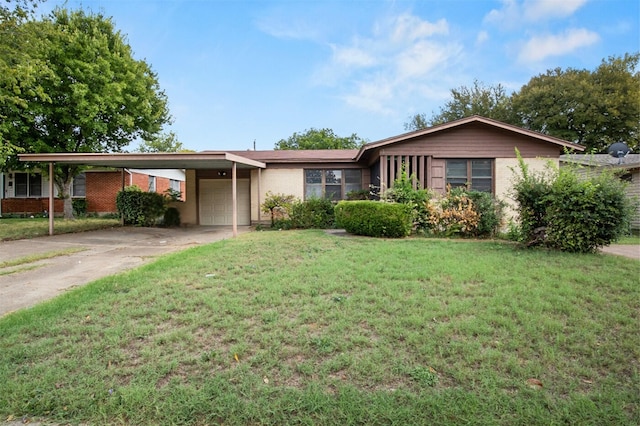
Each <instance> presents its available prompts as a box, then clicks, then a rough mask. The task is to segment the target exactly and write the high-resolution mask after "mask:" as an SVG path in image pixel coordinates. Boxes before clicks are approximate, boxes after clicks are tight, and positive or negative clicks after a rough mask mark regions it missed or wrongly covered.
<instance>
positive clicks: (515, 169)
mask: <svg viewBox="0 0 640 426" xmlns="http://www.w3.org/2000/svg"><path fill="white" fill-rule="evenodd" d="M524 161H525V163H526V164H527V165H528V166H529V171H530V172H539V171H543V170H545V168H546V167H547V165H548V164H549V163H551V164H553V165H554V166H555V167H558V163H559V160H558V159H549V158H525V159H524ZM495 165H496V182H495V191H496V193H495V194H496V198H497V199H498V200H502V201H504V202H505V203H507V208H506V210H505V224H506V223H508V222H509V220H510V219H516V212H515V207H516V203H515V201H514V200H513V198H511V189H512V188H513V181H514V179H515V178H516V176H519V175H520V166H519V164H518V159H517V158H496V162H495Z"/></svg>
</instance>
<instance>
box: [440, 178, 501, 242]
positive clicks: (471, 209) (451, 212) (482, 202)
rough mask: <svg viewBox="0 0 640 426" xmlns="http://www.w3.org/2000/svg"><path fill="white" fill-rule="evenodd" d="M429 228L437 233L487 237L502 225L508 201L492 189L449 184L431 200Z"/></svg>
mask: <svg viewBox="0 0 640 426" xmlns="http://www.w3.org/2000/svg"><path fill="white" fill-rule="evenodd" d="M427 210H428V212H429V219H428V224H429V228H428V230H429V231H430V232H432V233H434V234H436V235H445V236H448V237H450V236H453V235H459V236H464V237H476V238H478V237H479V238H484V237H491V236H493V235H495V234H496V233H497V232H498V231H499V229H500V226H501V225H502V216H503V210H504V203H502V202H500V201H498V200H496V199H495V198H494V197H493V196H492V195H491V194H489V193H488V192H480V191H469V190H467V189H466V188H462V187H460V188H454V189H451V188H448V189H447V194H446V195H445V196H444V197H443V198H439V199H438V198H435V199H432V200H430V201H429V202H428V203H427Z"/></svg>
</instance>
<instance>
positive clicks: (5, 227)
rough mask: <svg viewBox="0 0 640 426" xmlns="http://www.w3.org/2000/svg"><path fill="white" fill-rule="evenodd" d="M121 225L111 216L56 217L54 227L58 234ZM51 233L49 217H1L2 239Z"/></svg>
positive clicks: (32, 236)
mask: <svg viewBox="0 0 640 426" xmlns="http://www.w3.org/2000/svg"><path fill="white" fill-rule="evenodd" d="M114 226H121V224H120V219H110V218H78V219H75V220H65V219H63V218H58V217H56V218H54V220H53V227H54V232H55V233H56V234H67V233H71V232H83V231H94V230H96V229H104V228H111V227H114ZM44 235H49V219H48V218H42V217H39V218H26V219H17V218H0V241H7V240H18V239H22V238H34V237H42V236H44Z"/></svg>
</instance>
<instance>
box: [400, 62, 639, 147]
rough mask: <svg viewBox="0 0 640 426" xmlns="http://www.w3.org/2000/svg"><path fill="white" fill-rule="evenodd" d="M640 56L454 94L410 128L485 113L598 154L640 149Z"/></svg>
mask: <svg viewBox="0 0 640 426" xmlns="http://www.w3.org/2000/svg"><path fill="white" fill-rule="evenodd" d="M639 59H640V54H639V53H635V54H625V55H624V56H622V57H619V56H612V57H609V58H608V59H606V60H603V61H602V63H601V64H600V66H598V67H597V68H596V69H595V70H594V71H589V70H579V69H573V68H568V69H561V68H556V69H553V70H548V71H547V72H546V73H544V74H540V75H538V76H535V77H533V78H531V80H529V82H528V83H527V84H526V85H524V86H523V87H522V88H520V90H519V91H517V92H515V93H512V94H511V95H507V93H506V92H505V89H504V88H503V87H502V86H501V85H497V86H485V85H484V84H482V83H479V82H478V81H477V80H476V81H474V84H473V87H470V88H469V87H465V86H462V87H459V88H457V89H452V90H451V99H450V100H449V101H447V102H446V103H445V105H444V106H443V107H442V108H440V111H439V113H437V114H433V115H432V116H431V117H427V116H426V115H425V114H416V115H414V116H413V117H410V121H409V122H408V123H405V129H406V130H419V129H422V128H425V127H428V126H434V125H437V124H442V123H446V122H449V121H452V120H456V119H460V118H464V117H468V116H470V115H474V114H477V115H482V116H484V117H488V118H493V119H496V120H500V121H503V122H505V123H510V124H514V125H516V126H521V127H524V128H526V129H530V130H535V131H538V132H541V133H545V134H548V135H551V136H555V137H558V138H561V139H565V140H568V141H570V142H575V143H579V144H582V145H584V146H586V147H587V149H588V150H591V151H594V152H606V149H607V147H608V146H609V145H611V144H612V143H615V142H624V143H626V144H627V145H629V147H630V148H631V149H632V150H634V151H636V152H637V150H638V149H639V148H640V144H639V134H640V129H639V126H640V121H639V117H640V90H638V88H639V87H640V73H639V72H638V61H639Z"/></svg>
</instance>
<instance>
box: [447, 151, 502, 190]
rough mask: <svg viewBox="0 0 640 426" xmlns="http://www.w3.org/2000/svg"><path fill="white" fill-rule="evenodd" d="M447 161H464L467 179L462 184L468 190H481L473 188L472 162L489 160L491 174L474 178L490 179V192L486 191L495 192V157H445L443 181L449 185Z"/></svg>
mask: <svg viewBox="0 0 640 426" xmlns="http://www.w3.org/2000/svg"><path fill="white" fill-rule="evenodd" d="M449 161H466V171H467V181H466V183H465V184H464V186H465V187H466V188H468V189H469V190H472V191H481V190H478V189H475V188H473V179H474V177H473V162H474V161H489V164H490V165H491V176H490V177H485V176H480V177H476V178H475V179H490V180H491V190H490V192H488V193H489V194H491V195H494V194H495V192H496V166H495V164H496V160H495V158H447V159H445V164H444V169H445V170H444V181H445V186H446V187H449V176H448V173H447V172H448V163H449ZM461 186H462V185H460V186H456V187H452V188H459V187H461ZM481 192H487V191H481Z"/></svg>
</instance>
